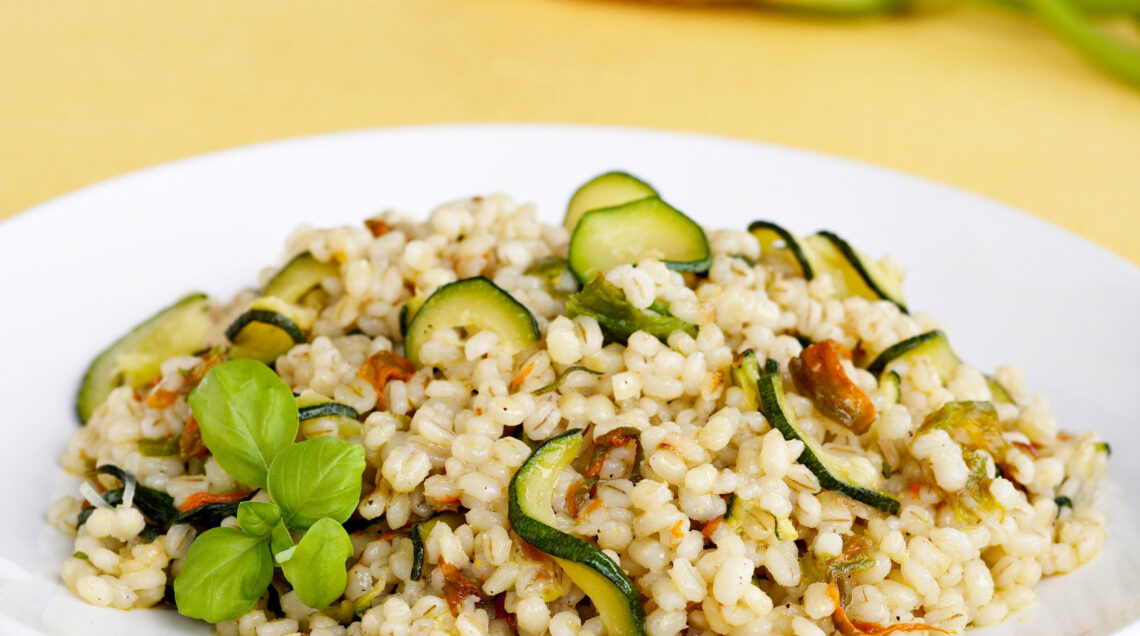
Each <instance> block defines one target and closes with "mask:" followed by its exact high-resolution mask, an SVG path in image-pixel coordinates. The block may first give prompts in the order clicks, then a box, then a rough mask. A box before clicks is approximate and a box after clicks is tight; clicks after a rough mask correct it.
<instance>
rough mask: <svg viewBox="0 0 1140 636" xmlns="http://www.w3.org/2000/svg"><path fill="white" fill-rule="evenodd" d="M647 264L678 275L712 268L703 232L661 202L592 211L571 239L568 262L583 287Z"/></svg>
mask: <svg viewBox="0 0 1140 636" xmlns="http://www.w3.org/2000/svg"><path fill="white" fill-rule="evenodd" d="M643 258H658V259H660V260H662V261H664V263H665V265H666V266H667V267H668V268H669V269H672V270H676V271H678V272H703V271H706V270H708V268H709V265H711V264H712V252H711V251H710V250H709V241H708V238H707V237H706V236H705V231H704V230H702V229H701V226H700V225H697V223H696V222H695V221H693V220H692V219H690V218H689V217H687V216H685V215H684V214H683V213H681V212H680V211H679V210H677V209H675V208H673V207H672V206H670V205H669V204H668V203H665V202H664V201H662V200H661V199H659V198H657V197H649V198H647V199H638V200H637V201H631V202H629V203H625V204H623V205H619V206H615V207H612V208H602V209H599V210H591V211H589V212H587V213H586V214H584V215H583V216H582V219H581V220H580V221H578V226H577V227H575V228H574V234H572V235H571V236H570V248H569V251H568V253H567V260H568V262H569V265H570V271H572V272H574V276H576V277H577V278H578V280H579V282H582V283H585V282H586V281H588V280H590V278H591V277H592V275H593V274H594V273H595V272H605V271H607V270H609V269H610V268H612V267H614V266H615V265H621V264H624V263H636V262H638V261H640V260H641V259H643Z"/></svg>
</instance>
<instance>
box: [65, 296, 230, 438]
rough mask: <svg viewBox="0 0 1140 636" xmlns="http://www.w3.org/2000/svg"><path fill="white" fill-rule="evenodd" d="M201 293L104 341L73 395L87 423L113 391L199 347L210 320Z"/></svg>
mask: <svg viewBox="0 0 1140 636" xmlns="http://www.w3.org/2000/svg"><path fill="white" fill-rule="evenodd" d="M209 309H210V301H209V299H208V298H207V297H206V295H205V294H191V295H189V296H186V297H185V298H182V299H181V300H179V301H178V302H176V303H174V304H173V305H170V306H169V307H167V308H166V309H163V310H162V311H160V312H158V313H157V314H155V315H154V316H152V317H150V318H149V319H147V320H146V321H145V322H143V323H142V324H140V325H138V326H136V327H135V328H134V329H131V331H130V332H128V333H127V334H126V335H125V336H123V337H122V338H119V339H118V340H117V341H115V343H114V344H112V345H111V346H110V347H107V349H105V350H104V351H103V352H102V353H100V354H99V356H98V357H96V358H95V360H94V361H92V362H91V366H89V367H87V372H86V373H84V374H83V381H82V382H81V383H80V385H79V393H78V394H77V395H76V400H75V412H76V413H77V414H78V415H79V421H80V422H82V423H84V424H86V423H87V420H88V419H90V418H91V413H92V412H94V411H95V408H96V407H98V406H99V405H100V404H102V403H103V402H104V401H105V400H106V399H107V396H108V395H110V394H111V391H112V390H114V389H115V388H117V387H120V386H123V385H126V386H130V387H133V388H135V389H140V388H142V387H143V386H144V385H145V384H146V383H148V382H150V381H151V380H153V379H155V378H156V377H158V374H159V365H161V364H162V362H163V361H164V360H166V359H167V358H170V357H172V356H177V355H186V354H190V353H193V352H195V351H197V350H199V349H201V348H202V344H203V341H204V340H205V338H206V333H207V332H208V331H209V330H210V327H211V324H212V323H211V321H210V316H209V314H208V311H209Z"/></svg>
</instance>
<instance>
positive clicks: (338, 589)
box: [281, 517, 352, 608]
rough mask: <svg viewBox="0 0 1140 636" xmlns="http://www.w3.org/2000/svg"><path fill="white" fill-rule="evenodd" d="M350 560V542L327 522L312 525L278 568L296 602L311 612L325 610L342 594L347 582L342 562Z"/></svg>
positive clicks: (334, 523) (334, 524) (323, 520)
mask: <svg viewBox="0 0 1140 636" xmlns="http://www.w3.org/2000/svg"><path fill="white" fill-rule="evenodd" d="M351 556H352V541H351V540H350V539H349V538H348V533H347V532H345V531H344V527H343V526H341V525H340V524H339V523H337V522H336V521H333V520H332V519H329V518H327V517H326V518H324V519H321V520H320V521H317V522H316V523H314V524H313V526H312V527H311V528H309V531H308V532H306V533H305V536H303V537H301V541H300V542H299V543H297V547H296V548H294V549H293V553H292V554H291V555H289V558H288V560H286V561H285V562H284V563H282V564H281V570H282V571H283V572H284V573H285V578H286V579H288V580H289V582H290V583H292V584H293V591H294V592H296V593H297V598H299V599H301V601H302V602H303V603H304V604H305V605H308V606H309V607H314V608H323V607H327V606H328V605H329V604H330V603H332V602H333V601H335V600H336V599H337V598H339V597H340V595H341V594H342V593H343V592H344V586H345V584H346V583H347V582H348V572H347V571H345V568H344V565H345V561H346V560H347V559H348V558H349V557H351Z"/></svg>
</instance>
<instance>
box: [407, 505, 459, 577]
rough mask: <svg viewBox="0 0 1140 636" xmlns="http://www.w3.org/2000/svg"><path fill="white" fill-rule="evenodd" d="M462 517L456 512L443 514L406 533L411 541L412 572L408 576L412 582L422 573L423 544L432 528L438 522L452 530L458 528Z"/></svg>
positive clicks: (426, 520)
mask: <svg viewBox="0 0 1140 636" xmlns="http://www.w3.org/2000/svg"><path fill="white" fill-rule="evenodd" d="M463 520H464V518H463V515H461V514H459V513H458V512H443V513H440V514H437V515H434V516H431V517H428V518H427V519H424V520H423V521H421V522H419V523H417V524H416V525H414V526H412V531H411V532H409V533H408V537H409V538H410V539H411V540H412V570H411V573H410V574H409V576H410V578H411V579H412V580H413V581H418V580H420V577H421V576H422V575H423V571H424V543H425V542H426V541H427V538H428V535H429V534H431V530H432V528H434V527H435V524H437V523H439V522H441V521H442V522H444V523H446V524H447V525H448V526H450V527H451V529H452V530H454V529H456V528H458V527H459V525H460V524H462V523H463Z"/></svg>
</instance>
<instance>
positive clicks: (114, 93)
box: [0, 0, 1140, 264]
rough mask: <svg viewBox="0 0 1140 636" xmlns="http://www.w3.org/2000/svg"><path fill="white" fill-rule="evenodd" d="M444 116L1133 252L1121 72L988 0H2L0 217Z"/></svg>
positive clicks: (1131, 104) (1132, 110) (1127, 112)
mask: <svg viewBox="0 0 1140 636" xmlns="http://www.w3.org/2000/svg"><path fill="white" fill-rule="evenodd" d="M936 1H937V0H930V2H928V4H929V3H933V2H936ZM944 1H946V0H944ZM318 7H319V9H318ZM455 121H549V122H582V123H604V124H618V125H630V126H646V127H653V128H664V129H673V130H690V131H697V132H704V133H713V134H719V135H728V136H733V137H741V138H746V139H755V140H760V141H765V142H771V143H777V144H785V145H789V146H796V147H801V148H808V149H812V150H818V151H822V152H826V153H831V154H835V155H840V156H844V157H850V158H854V159H859V160H863V161H868V162H871V163H875V164H879V165H883V166H888V167H891V168H895V169H899V170H902V171H905V172H909V173H912V174H916V175H921V176H924V177H928V178H931V179H935V180H938V181H942V182H945V183H948V184H951V185H955V186H958V187H961V188H964V189H967V190H971V191H974V192H978V193H980V194H983V195H987V196H989V197H992V198H994V199H997V200H1000V201H1004V202H1006V203H1009V204H1012V205H1014V206H1017V207H1019V208H1022V209H1024V210H1026V211H1028V212H1030V213H1031V214H1034V215H1036V216H1037V217H1039V218H1042V219H1047V220H1049V221H1051V222H1053V223H1056V224H1058V225H1061V226H1064V227H1066V228H1069V229H1070V230H1073V231H1074V232H1076V233H1078V234H1081V235H1083V236H1085V237H1087V238H1089V239H1091V240H1093V241H1095V242H1096V243H1099V244H1100V245H1102V246H1104V247H1106V248H1108V249H1109V250H1111V251H1113V252H1115V253H1117V254H1119V255H1121V256H1123V257H1124V258H1126V259H1128V260H1130V261H1131V262H1133V263H1135V264H1140V169H1138V167H1140V161H1138V159H1140V90H1137V89H1135V88H1131V87H1129V86H1126V85H1124V84H1121V83H1119V82H1116V81H1114V80H1111V79H1109V78H1107V77H1105V76H1103V75H1101V74H1100V73H1098V72H1096V71H1095V70H1093V69H1092V68H1090V67H1089V66H1088V65H1086V64H1085V63H1084V62H1083V61H1082V60H1081V59H1080V58H1078V57H1077V56H1076V55H1074V54H1073V53H1072V52H1071V51H1070V50H1068V49H1067V48H1066V47H1065V46H1064V45H1063V44H1062V43H1061V42H1060V41H1058V40H1057V39H1056V38H1054V37H1053V36H1052V35H1051V34H1049V33H1048V32H1047V31H1046V30H1045V29H1044V28H1042V27H1041V26H1039V25H1038V24H1036V23H1035V22H1033V21H1031V20H1029V19H1027V18H1026V17H1025V16H1023V15H1020V14H1018V13H1015V12H1011V11H1007V10H1004V9H999V8H996V7H988V6H982V5H966V4H963V5H956V6H943V7H941V8H937V9H928V10H926V11H924V12H920V13H918V14H916V15H909V16H903V17H888V18H867V19H856V20H842V19H817V18H804V17H802V16H793V15H787V14H779V13H771V12H764V11H757V10H752V9H742V8H691V7H680V6H675V5H655V4H646V3H638V2H618V1H605V0H372V1H368V2H364V1H351V2H349V1H346V2H337V3H319V4H316V5H314V4H312V3H309V2H301V1H300V0H274V1H273V2H265V1H263V0H258V1H252V0H202V1H200V2H173V3H159V4H156V3H153V2H150V1H148V0H129V1H128V0H107V1H105V2H80V3H76V2H62V1H59V0H12V1H9V2H4V3H0V218H4V217H6V216H10V215H12V214H15V213H17V212H19V211H20V210H22V209H24V208H27V207H29V206H32V205H34V204H36V203H39V202H41V201H44V200H47V199H49V198H51V197H53V196H56V195H59V194H63V193H65V192H68V191H70V190H73V189H75V188H78V187H81V186H84V185H87V184H90V183H94V182H96V181H99V180H102V179H106V178H108V177H112V176H114V175H118V174H122V173H124V172H127V171H130V170H135V169H138V168H142V167H146V166H149V165H153V164H156V163H160V162H163V161H167V160H170V159H176V158H179V157H185V156H189V155H194V154H198V153H202V152H207V151H210V150H216V149H219V148H227V147H233V146H238V145H242V144H247V143H252V142H257V141H264V140H269V139H277V138H282V137H290V136H296V135H305V134H312V133H319V132H327V131H338V130H349V129H356V128H367V127H377V126H392V125H407V124H417V123H434V122H455ZM444 194H446V193H444ZM2 227H3V225H0V228H2ZM0 231H2V230H0Z"/></svg>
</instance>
